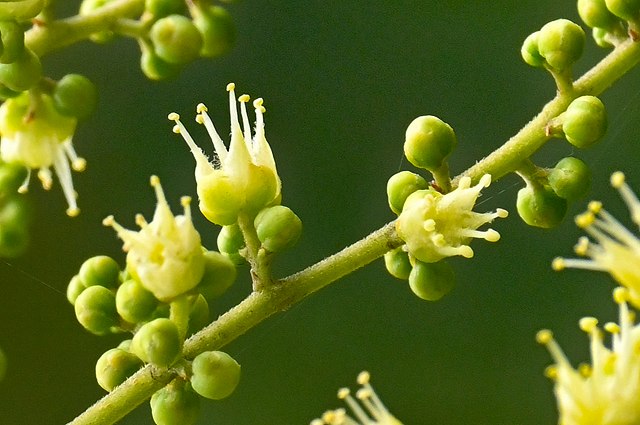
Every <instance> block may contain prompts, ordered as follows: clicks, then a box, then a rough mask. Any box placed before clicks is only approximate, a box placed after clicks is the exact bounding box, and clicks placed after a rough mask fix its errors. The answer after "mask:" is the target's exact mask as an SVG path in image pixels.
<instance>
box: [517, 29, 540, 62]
mask: <svg viewBox="0 0 640 425" xmlns="http://www.w3.org/2000/svg"><path fill="white" fill-rule="evenodd" d="M539 34H540V31H536V32H534V33H533V34H529V36H528V37H527V38H525V39H524V43H522V47H521V48H520V54H521V55H522V59H523V60H524V61H525V62H526V63H527V64H529V65H531V66H535V67H536V68H541V67H543V66H544V64H545V60H544V58H543V57H542V56H541V55H540V51H539V50H538V35H539Z"/></svg>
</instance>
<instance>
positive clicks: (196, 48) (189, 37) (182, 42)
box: [149, 15, 202, 65]
mask: <svg viewBox="0 0 640 425" xmlns="http://www.w3.org/2000/svg"><path fill="white" fill-rule="evenodd" d="M149 37H150V38H151V42H152V43H153V47H154V49H155V51H156V53H157V54H158V56H159V57H160V58H161V59H163V60H165V61H167V62H169V63H173V64H179V65H180V64H186V63H189V62H191V61H193V60H195V59H197V58H198V56H199V55H200V49H201V48H202V36H201V35H200V32H199V31H198V29H197V28H196V26H195V25H194V24H193V22H191V20H190V19H189V18H187V17H186V16H182V15H170V16H167V17H166V18H161V19H158V20H157V21H156V22H155V23H154V24H153V26H152V27H151V30H150V31H149Z"/></svg>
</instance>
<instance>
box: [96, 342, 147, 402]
mask: <svg viewBox="0 0 640 425" xmlns="http://www.w3.org/2000/svg"><path fill="white" fill-rule="evenodd" d="M142 366H143V363H142V361H141V360H140V359H139V358H137V357H136V356H135V355H133V354H131V353H129V352H128V351H125V350H123V349H121V348H112V349H111V350H108V351H106V352H105V353H104V354H103V355H102V356H100V358H99V359H98V361H97V362H96V380H97V381H98V385H100V386H101V387H102V388H104V389H105V390H106V391H113V389H114V388H115V387H117V386H118V385H120V384H122V383H123V382H124V381H125V380H126V379H127V378H128V377H130V376H131V375H133V374H134V373H136V372H137V371H138V369H140V368H141V367H142Z"/></svg>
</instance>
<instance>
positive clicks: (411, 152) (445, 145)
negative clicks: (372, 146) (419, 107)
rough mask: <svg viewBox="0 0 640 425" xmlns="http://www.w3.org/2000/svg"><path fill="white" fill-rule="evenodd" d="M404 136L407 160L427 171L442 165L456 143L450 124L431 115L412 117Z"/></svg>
mask: <svg viewBox="0 0 640 425" xmlns="http://www.w3.org/2000/svg"><path fill="white" fill-rule="evenodd" d="M405 136H406V137H405V142H404V154H405V156H406V157H407V159H408V160H409V162H411V163H412V164H413V165H415V166H416V167H418V168H424V169H425V170H429V171H435V170H438V169H439V168H440V167H442V164H443V163H444V161H445V160H446V159H447V158H448V157H449V155H451V153H452V152H453V149H454V148H455V147H456V144H457V143H458V142H457V139H456V135H455V133H454V132H453V129H452V128H451V126H449V124H447V123H445V122H444V121H442V120H441V119H440V118H437V117H434V116H431V115H425V116H421V117H418V118H416V119H414V120H413V121H412V122H411V124H409V127H407V131H406V135H405Z"/></svg>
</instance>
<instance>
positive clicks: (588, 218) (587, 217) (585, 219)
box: [575, 204, 596, 229]
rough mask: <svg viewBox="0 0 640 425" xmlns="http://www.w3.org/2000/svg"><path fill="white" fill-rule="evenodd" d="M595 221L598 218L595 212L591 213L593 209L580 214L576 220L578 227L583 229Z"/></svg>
mask: <svg viewBox="0 0 640 425" xmlns="http://www.w3.org/2000/svg"><path fill="white" fill-rule="evenodd" d="M589 205H591V204H589ZM595 220H596V216H595V215H594V212H593V211H591V209H589V211H586V212H584V213H582V214H578V215H577V216H576V218H575V222H576V225H577V226H578V227H579V228H581V229H584V228H586V227H589V226H591V225H592V224H593V222H594V221H595Z"/></svg>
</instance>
